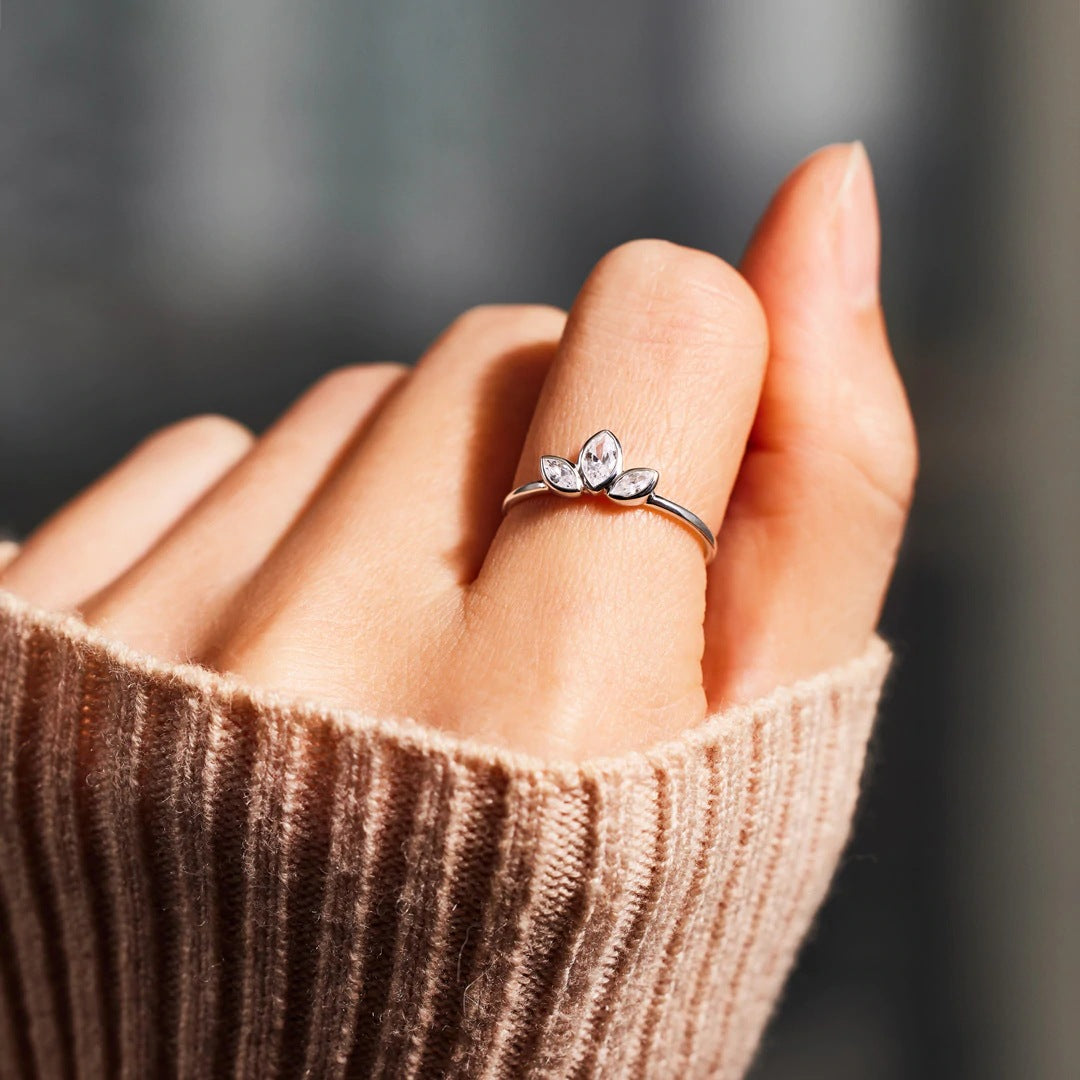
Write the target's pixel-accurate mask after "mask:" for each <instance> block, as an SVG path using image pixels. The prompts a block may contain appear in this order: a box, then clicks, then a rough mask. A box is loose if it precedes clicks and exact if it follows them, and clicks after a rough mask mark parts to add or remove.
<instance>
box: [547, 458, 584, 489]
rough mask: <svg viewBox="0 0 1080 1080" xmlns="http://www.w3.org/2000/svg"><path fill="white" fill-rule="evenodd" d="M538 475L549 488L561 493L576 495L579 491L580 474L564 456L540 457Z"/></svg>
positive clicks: (580, 485)
mask: <svg viewBox="0 0 1080 1080" xmlns="http://www.w3.org/2000/svg"><path fill="white" fill-rule="evenodd" d="M540 475H541V476H542V477H543V478H544V483H545V484H547V486H548V487H549V488H551V489H553V490H554V491H557V492H559V493H560V494H562V495H576V494H577V493H578V492H580V491H581V487H582V484H581V476H580V474H579V473H578V471H577V469H576V468H574V466H573V464H572V463H571V462H569V461H567V460H566V458H561V457H542V458H541V459H540Z"/></svg>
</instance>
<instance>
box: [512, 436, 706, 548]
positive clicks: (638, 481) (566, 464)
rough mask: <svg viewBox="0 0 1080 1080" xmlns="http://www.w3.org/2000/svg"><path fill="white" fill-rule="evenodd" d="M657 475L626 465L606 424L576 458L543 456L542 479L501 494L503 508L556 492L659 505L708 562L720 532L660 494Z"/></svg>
mask: <svg viewBox="0 0 1080 1080" xmlns="http://www.w3.org/2000/svg"><path fill="white" fill-rule="evenodd" d="M659 479H660V474H659V473H658V472H657V471H656V470H655V469H641V468H634V469H626V470H624V469H623V467H622V444H621V443H620V442H619V440H618V439H617V438H616V437H615V436H614V435H613V434H612V433H611V432H610V431H608V430H607V429H606V428H605V429H604V430H603V431H598V432H597V433H596V434H595V435H593V436H591V437H590V438H588V439H586V441H585V445H584V446H582V448H581V453H580V454H578V459H577V462H576V463H575V462H572V461H568V460H567V459H566V458H561V457H554V456H547V455H545V456H544V457H542V458H541V459H540V479H539V480H532V481H530V482H529V483H528V484H522V485H521V486H520V487H516V488H514V490H513V491H511V492H510V493H509V494H508V495H507V496H506V498H505V499H503V504H502V509H503V513H504V514H505V513H506V512H507V510H509V509H510V508H511V507H512V506H516V505H517V504H518V503H519V502H523V501H524V500H525V499H529V498H532V496H534V495H544V494H554V495H559V496H561V497H562V498H564V499H576V498H579V497H580V496H582V495H604V496H606V497H607V498H608V499H610V500H611V501H612V502H615V503H618V504H619V505H620V506H623V507H627V508H632V507H645V508H646V509H650V508H651V509H653V510H659V511H660V512H661V513H662V514H666V515H667V516H668V517H670V518H673V519H674V520H675V521H678V522H680V523H681V524H683V525H686V526H688V527H689V528H690V529H692V530H693V531H694V534H695V535H696V536H697V538H698V540H700V541H701V545H702V547H703V548H704V549H705V561H706V563H708V562H710V561H711V560H712V557H713V556H714V555H715V554H716V537H714V536H713V534H712V530H711V529H710V528H709V526H708V525H706V524H705V522H704V521H702V520H701V518H699V517H698V516H697V514H695V513H692V512H691V511H690V510H687V509H686V507H685V506H680V505H679V504H678V503H676V502H672V501H671V500H670V499H665V498H664V497H663V495H657V493H656V485H657V482H658V481H659Z"/></svg>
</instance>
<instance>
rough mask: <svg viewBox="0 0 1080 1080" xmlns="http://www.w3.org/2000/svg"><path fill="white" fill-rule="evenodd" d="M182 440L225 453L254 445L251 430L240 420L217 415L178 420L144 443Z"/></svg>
mask: <svg viewBox="0 0 1080 1080" xmlns="http://www.w3.org/2000/svg"><path fill="white" fill-rule="evenodd" d="M165 439H170V440H171V439H183V440H185V441H191V442H195V443H198V444H199V446H201V447H216V448H219V449H221V450H222V451H225V452H230V451H237V450H239V451H241V452H242V451H244V450H246V449H247V448H248V447H250V446H251V444H252V443H253V442H254V441H255V436H254V435H253V434H252V433H251V430H250V429H249V428H247V427H246V426H245V425H244V424H242V423H240V421H239V420H234V419H233V418H232V417H231V416H223V415H221V414H220V413H200V414H198V415H196V416H189V417H186V418H185V419H183V420H178V421H177V422H176V423H174V424H170V425H169V426H168V427H164V428H162V429H161V430H160V431H157V432H155V433H154V434H153V435H151V436H150V438H149V439H148V440H147V441H148V442H151V443H153V442H157V441H162V440H165Z"/></svg>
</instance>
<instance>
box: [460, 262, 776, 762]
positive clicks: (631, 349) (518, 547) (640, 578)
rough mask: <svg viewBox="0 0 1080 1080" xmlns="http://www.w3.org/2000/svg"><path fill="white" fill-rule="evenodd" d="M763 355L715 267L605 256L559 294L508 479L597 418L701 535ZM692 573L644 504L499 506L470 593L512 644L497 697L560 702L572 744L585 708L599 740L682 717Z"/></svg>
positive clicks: (588, 501) (692, 640)
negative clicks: (560, 320) (555, 348)
mask: <svg viewBox="0 0 1080 1080" xmlns="http://www.w3.org/2000/svg"><path fill="white" fill-rule="evenodd" d="M766 351H767V345H766V329H765V322H764V318H763V316H762V313H761V309H760V306H759V304H758V302H757V300H756V298H755V297H754V295H753V292H752V290H751V289H750V288H749V286H748V285H747V284H746V282H745V281H744V280H743V279H742V278H741V277H740V275H739V274H738V273H737V272H736V271H735V270H733V269H732V268H731V267H729V266H727V265H726V264H725V263H723V262H721V261H720V260H719V259H717V258H715V257H713V256H711V255H708V254H705V253H703V252H700V251H692V250H689V249H686V248H680V247H677V246H675V245H673V244H667V243H663V242H660V241H637V242H634V243H630V244H627V245H624V246H622V247H620V248H617V249H615V250H614V251H613V252H611V253H610V254H609V255H607V256H606V257H605V258H604V259H602V260H601V261H600V263H599V264H598V265H597V267H596V269H595V270H594V271H593V272H592V274H591V275H590V277H589V279H588V281H587V282H586V283H585V286H584V287H583V288H582V290H581V292H580V294H579V295H578V298H577V300H576V301H575V304H574V307H573V310H572V312H571V314H570V319H569V322H568V324H567V328H566V332H565V334H564V336H563V340H562V343H561V345H560V348H559V353H558V357H557V359H556V361H555V363H554V365H553V367H552V370H551V372H550V374H549V376H548V378H547V381H546V382H545V385H544V389H543V393H542V396H541V400H540V402H539V404H538V406H537V411H536V415H535V417H534V419H533V423H532V425H531V427H530V429H529V434H528V438H527V440H526V443H525V448H524V452H523V454H522V458H521V463H520V467H519V471H518V474H517V477H516V482H517V483H524V482H528V481H531V480H535V479H536V478H537V475H538V470H539V459H540V457H541V455H563V456H569V457H571V458H573V457H576V455H577V452H578V449H579V447H580V446H581V445H582V442H583V440H584V439H585V438H587V437H588V436H590V435H591V434H592V433H593V432H597V431H599V430H601V429H604V428H607V429H609V430H611V431H613V432H614V433H615V434H616V435H617V436H619V437H620V438H621V440H622V444H623V448H624V466H625V467H627V468H630V467H636V466H642V467H651V468H655V469H658V470H659V472H660V480H659V484H658V487H657V491H658V492H659V493H660V494H662V495H664V496H666V497H667V498H670V499H673V500H674V501H676V502H677V503H680V504H682V505H684V506H686V507H688V508H689V509H690V510H692V511H693V512H694V513H696V514H698V515H700V516H701V517H702V518H704V519H705V521H706V522H707V523H708V524H709V526H710V527H711V528H712V529H713V530H715V529H717V528H718V527H719V525H720V521H721V519H722V518H723V516H724V509H725V506H726V503H727V499H728V494H729V492H730V489H731V485H732V483H733V482H734V479H735V475H736V473H737V470H738V463H739V460H740V458H741V457H742V452H743V447H744V445H745V442H746V438H747V434H748V432H749V429H750V425H751V422H752V419H753V415H754V410H755V407H756V404H757V399H758V393H759V390H760V385H761V378H762V372H763V370H764V364H765V355H766ZM704 567H705V560H704V558H703V553H702V549H701V546H700V544H699V542H698V540H697V538H696V537H695V535H694V534H693V533H692V532H691V531H690V530H688V529H686V528H685V527H684V526H682V525H680V524H679V523H677V522H674V521H672V520H671V519H669V518H667V517H665V516H662V515H660V514H658V513H656V512H655V511H653V510H650V509H646V508H640V509H630V508H625V507H618V506H616V505H614V504H613V503H611V502H610V501H609V500H607V499H606V498H605V497H604V496H599V497H597V496H583V497H581V498H577V499H561V498H559V497H558V496H554V495H547V494H543V495H540V496H537V497H536V498H535V499H533V500H531V501H529V502H525V503H522V504H521V505H519V506H515V507H514V508H513V509H511V510H510V511H509V513H508V514H507V516H506V518H505V519H504V521H503V523H502V526H501V527H500V529H499V532H498V534H497V536H496V538H495V541H494V543H493V545H492V548H491V551H490V552H489V555H488V559H487V561H486V562H485V564H484V568H483V571H482V573H481V575H480V578H479V579H478V581H477V585H476V588H475V589H474V590H473V595H472V598H471V600H470V603H471V604H472V605H473V607H474V609H475V610H476V616H475V617H476V619H478V620H480V621H481V622H483V621H487V622H488V623H491V622H492V621H494V623H495V625H496V626H497V627H498V628H499V630H498V633H497V635H496V636H497V637H498V639H499V640H500V641H505V642H508V643H510V647H511V648H515V649H516V650H517V651H518V652H519V653H520V655H519V656H518V657H517V658H516V661H515V662H514V663H513V664H511V668H512V670H513V676H512V678H513V680H514V683H515V685H516V686H517V687H518V690H517V693H516V695H513V696H509V695H508V696H506V700H516V699H520V698H521V697H525V698H530V695H535V697H533V698H531V699H532V700H537V699H539V700H545V699H551V698H552V697H553V696H557V697H559V698H560V699H561V700H559V701H551V702H550V704H551V706H552V709H553V711H554V713H555V714H557V715H562V716H565V717H567V730H566V731H565V732H564V733H563V737H564V738H565V739H566V740H567V741H568V742H571V743H575V750H580V749H581V747H580V745H577V743H578V740H579V739H580V738H581V737H583V735H585V733H583V732H581V731H579V730H573V729H574V728H575V725H577V724H579V723H581V724H583V723H584V722H585V721H584V718H585V717H588V718H589V720H588V724H589V731H588V733H587V735H585V737H587V738H589V739H591V740H593V741H595V744H596V745H597V746H598V747H607V748H610V747H612V746H619V745H624V744H625V742H626V741H627V740H628V739H633V740H637V739H641V740H648V739H651V738H653V737H656V736H660V735H663V734H665V733H667V732H669V731H671V730H674V729H677V728H678V727H681V726H683V725H685V723H686V719H687V716H688V715H693V712H694V710H699V711H700V710H701V709H703V708H704V697H703V692H702V685H701V655H702V620H703V614H704V602H705V569H704ZM555 672H557V674H558V677H557V678H553V677H552V676H553V673H555ZM465 690H466V692H467V688H465ZM688 710H689V711H688ZM628 718H631V720H628ZM633 718H636V719H633ZM635 727H636V730H633V731H631V730H630V729H631V728H635Z"/></svg>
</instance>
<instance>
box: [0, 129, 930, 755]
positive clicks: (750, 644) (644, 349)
mask: <svg viewBox="0 0 1080 1080" xmlns="http://www.w3.org/2000/svg"><path fill="white" fill-rule="evenodd" d="M878 251H879V239H878V223H877V209H876V203H875V198H874V189H873V181H872V178H871V173H870V168H869V163H868V161H867V159H866V155H865V151H864V150H863V149H862V147H861V146H860V145H859V144H854V145H850V146H849V145H838V146H831V147H826V148H825V149H823V150H821V151H819V152H818V153H817V154H815V155H813V156H812V157H811V158H809V159H807V160H806V161H805V162H803V163H802V164H801V165H800V166H799V167H798V168H797V169H796V170H795V171H794V172H793V173H792V175H791V176H790V177H789V178H788V179H787V180H786V181H785V182H784V184H783V185H782V186H781V188H780V190H779V191H778V192H777V194H776V196H775V197H774V199H773V202H772V204H771V206H770V207H769V209H768V211H767V213H766V215H765V217H764V218H763V220H762V222H761V224H760V226H759V228H758V231H757V233H756V235H755V237H754V239H753V241H752V243H751V245H750V247H749V249H748V251H747V253H746V256H745V258H744V260H743V263H742V266H741V268H740V269H735V268H733V267H731V266H729V265H727V264H726V263H724V262H723V261H721V260H720V259H718V258H716V257H714V256H712V255H710V254H707V253H705V252H701V251H694V250H691V249H688V248H683V247H677V246H675V245H673V244H668V243H664V242H660V241H653V240H648V241H635V242H633V243H629V244H626V245H623V246H622V247H619V248H616V249H615V250H614V251H612V252H610V253H608V254H607V255H605V256H604V257H603V258H602V259H601V260H600V261H599V263H598V264H597V265H596V267H595V268H594V270H593V271H592V273H591V274H590V275H589V277H588V279H587V280H586V282H585V283H584V285H583V286H582V289H581V291H580V293H579V294H578V296H577V299H576V300H575V302H574V304H573V306H572V309H571V311H570V312H569V314H568V315H566V314H564V313H563V312H560V311H557V310H555V309H552V308H547V307H533V306H504V307H486V308H478V309H474V310H472V311H470V312H467V313H466V314H465V315H463V316H461V317H460V318H459V319H457V320H456V321H455V322H454V323H453V324H452V325H451V326H450V327H449V328H448V329H447V330H446V331H445V333H444V334H443V335H442V336H441V337H440V338H439V339H438V340H437V341H436V342H435V343H434V344H433V345H432V346H431V347H430V348H429V350H428V352H427V353H426V354H425V356H424V357H423V358H422V359H421V361H420V363H419V364H418V365H417V367H416V368H415V369H414V370H413V371H412V372H407V371H406V370H405V369H399V368H395V367H389V366H368V367H360V368H351V369H346V370H343V371H339V372H335V373H333V374H331V375H330V376H327V377H326V378H324V379H323V380H322V381H320V382H319V383H318V384H316V386H314V387H313V388H312V389H311V390H309V391H308V393H307V394H306V395H304V397H302V398H301V399H300V400H299V401H298V402H297V403H296V404H295V405H293V406H292V408H291V409H290V410H289V411H288V412H286V413H285V415H284V416H282V418H281V419H280V420H279V421H278V422H277V423H276V424H275V425H274V426H273V427H272V428H271V429H270V430H269V431H268V432H266V434H264V435H263V436H262V437H261V438H259V439H254V438H253V437H252V436H251V435H250V434H249V433H248V432H246V431H245V430H244V429H243V428H242V427H240V426H239V425H237V424H234V423H233V422H232V421H228V420H224V419H221V418H216V417H210V418H205V417H204V418H197V419H195V420H189V421H185V422H183V423H182V424H179V425H174V426H173V427H171V428H167V429H165V430H164V431H162V432H159V433H158V434H156V435H154V436H152V437H151V438H150V439H149V440H148V441H147V442H145V443H144V444H142V445H141V446H140V447H139V448H137V449H136V450H135V451H134V452H133V453H132V454H131V455H130V456H129V457H128V458H127V459H125V460H124V461H123V462H122V463H121V464H120V465H118V466H117V467H116V468H115V469H114V470H113V471H112V472H110V473H109V474H108V475H106V476H105V477H103V478H102V479H101V480H100V481H98V482H97V484H95V485H94V486H93V487H91V488H90V489H88V490H87V491H86V492H85V493H83V494H82V495H80V496H79V497H78V498H77V499H75V500H74V501H73V502H72V503H70V504H69V505H68V506H66V507H64V508H63V509H62V510H60V511H59V512H58V513H57V514H56V515H55V516H54V517H53V518H51V519H50V520H49V521H48V522H46V523H45V524H44V525H43V526H41V528H40V529H39V530H38V531H37V532H36V533H34V534H33V535H32V536H31V537H30V538H29V540H28V541H27V543H26V544H25V545H24V546H23V548H22V549H21V550H20V551H18V552H12V551H10V550H8V551H0V587H2V588H4V589H7V590H9V591H11V592H13V593H15V594H17V595H21V596H23V597H25V598H26V599H28V600H30V601H32V602H34V603H37V604H40V605H42V606H46V607H51V608H67V609H71V610H75V611H78V612H79V613H80V614H81V615H82V617H83V618H84V619H85V620H86V621H87V622H88V623H90V624H91V625H94V626H97V627H100V628H101V629H102V630H103V631H105V632H106V633H108V634H110V635H112V636H114V637H115V638H118V639H119V640H122V641H124V642H126V643H127V644H129V645H131V646H133V647H135V648H137V649H141V650H144V651H148V652H151V653H153V654H155V655H157V656H160V657H165V658H169V659H176V660H186V661H195V662H199V663H203V664H206V665H208V666H210V667H213V668H216V669H218V670H221V671H227V672H231V673H234V674H235V675H237V676H239V677H241V678H242V679H244V680H246V681H248V682H250V683H252V684H255V685H258V686H262V687H267V688H271V689H274V690H277V691H280V692H283V693H285V694H288V695H292V696H296V697H302V698H307V699H317V700H322V701H327V702H330V703H334V704H340V705H345V706H350V707H354V708H358V709H360V710H362V711H365V712H368V713H371V714H378V715H407V716H411V717H413V718H415V719H417V720H420V721H422V722H424V723H427V724H430V725H432V726H434V727H438V728H442V729H445V730H448V731H452V732H456V733H458V734H461V735H466V736H474V737H478V738H481V739H483V740H486V741H489V742H494V743H497V744H500V745H503V746H507V747H510V748H513V749H517V750H522V751H526V752H530V753H534V754H538V755H541V756H544V757H549V758H550V757H554V758H577V759H580V758H584V757H589V756H593V755H598V754H603V755H609V754H617V753H620V752H623V751H626V750H630V749H634V748H642V747H645V746H647V745H649V744H650V743H653V742H655V741H657V740H658V739H663V738H667V737H671V736H673V735H675V734H677V733H678V732H680V731H682V730H684V729H685V728H687V727H688V726H691V725H693V724H695V723H697V722H699V721H700V720H701V719H702V718H703V717H704V716H705V715H706V713H707V712H708V711H710V710H713V709H716V708H719V707H722V706H723V705H724V704H727V703H729V702H733V701H739V700H744V699H747V698H751V697H754V696H756V695H759V694H762V693H766V692H768V691H769V690H770V689H772V688H774V687H776V686H777V685H780V684H785V683H790V682H792V681H794V680H797V679H799V678H801V677H804V676H809V675H812V674H814V673H815V672H817V671H819V670H821V669H823V668H826V667H829V666H831V665H834V664H837V663H841V662H843V661H845V660H847V659H849V658H851V657H853V656H855V655H857V654H858V653H859V652H861V651H862V649H863V648H865V646H866V644H867V642H868V640H869V638H870V636H871V635H872V633H873V630H874V627H875V625H876V622H877V619H878V616H879V612H880V608H881V603H882V599H883V597H884V594H885V590H886V588H887V586H888V582H889V578H890V575H891V573H892V568H893V564H894V560H895V556H896V550H897V546H898V544H899V541H900V538H901V535H902V532H903V528H904V523H905V520H906V516H907V510H908V506H909V503H910V498H911V491H912V485H913V482H914V477H915V472H916V444H915V435H914V428H913V425H912V421H911V416H910V413H909V410H908V406H907V402H906V398H905V395H904V391H903V388H902V385H901V383H900V379H899V376H898V374H897V371H896V367H895V364H894V362H893V359H892V355H891V353H890V350H889V345H888V341H887V338H886V335H885V329H884V321H883V318H882V314H881V310H880V306H879V302H878V291H877V274H878ZM604 427H607V428H610V429H611V430H613V431H615V432H616V434H618V435H619V437H620V439H621V440H622V442H623V447H624V451H625V454H626V462H625V463H626V465H627V466H628V467H631V466H634V465H651V466H654V467H657V468H659V469H660V471H661V481H660V485H659V490H660V491H661V492H662V493H663V494H666V495H668V496H669V497H670V498H674V499H675V500H677V501H678V502H680V503H682V504H684V505H686V506H688V507H690V508H691V509H693V510H695V512H697V513H698V514H700V515H701V516H702V517H703V518H704V519H705V520H706V521H707V522H708V523H709V525H710V527H712V528H713V530H714V531H715V532H716V533H717V535H718V542H719V548H718V554H717V557H716V559H715V561H714V562H713V563H712V564H711V565H710V566H709V567H708V568H706V566H705V563H704V560H703V559H702V554H701V549H700V547H699V545H698V542H697V540H696V539H695V537H694V536H693V534H691V533H690V532H689V531H687V530H684V529H683V528H682V527H680V526H679V525H678V524H677V523H673V522H672V521H670V520H669V519H667V518H664V517H663V516H661V515H658V514H655V513H652V512H649V511H628V510H625V509H619V508H617V507H612V506H607V505H605V504H604V502H603V501H601V500H579V501H575V502H568V501H563V500H559V499H557V498H555V497H545V498H537V499H534V500H531V501H530V502H528V503H525V504H522V505H521V506H519V507H515V509H514V510H513V511H512V512H511V513H510V514H509V515H507V516H506V517H505V518H504V517H502V515H501V513H500V509H499V507H500V502H501V499H502V496H503V495H504V494H505V492H506V491H507V490H508V489H509V488H510V487H511V486H512V485H514V484H519V483H524V482H526V481H528V480H533V479H535V478H536V477H537V475H538V459H539V456H540V455H541V454H542V453H557V454H562V455H565V456H570V457H573V456H576V453H577V450H578V448H579V447H580V444H581V442H582V441H583V440H584V439H585V438H586V437H587V436H588V435H590V434H592V433H593V432H594V431H597V430H599V429H600V428H604ZM5 560H6V566H5Z"/></svg>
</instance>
